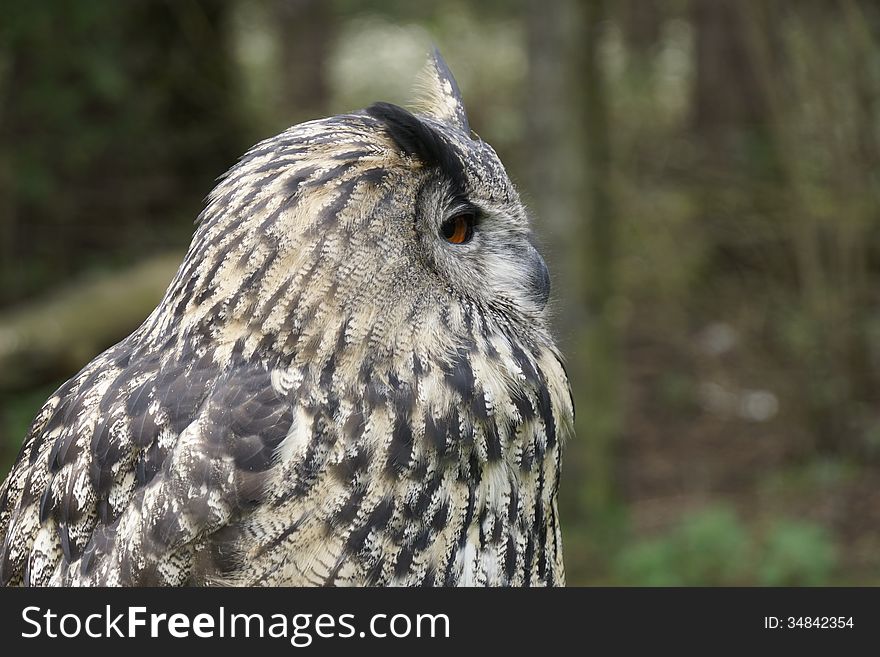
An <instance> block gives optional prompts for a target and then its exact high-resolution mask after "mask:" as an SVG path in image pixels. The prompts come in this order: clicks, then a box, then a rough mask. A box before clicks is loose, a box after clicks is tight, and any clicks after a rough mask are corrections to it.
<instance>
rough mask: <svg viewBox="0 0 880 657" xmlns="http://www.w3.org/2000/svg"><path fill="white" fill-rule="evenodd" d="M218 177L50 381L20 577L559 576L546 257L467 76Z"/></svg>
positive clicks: (7, 558)
mask: <svg viewBox="0 0 880 657" xmlns="http://www.w3.org/2000/svg"><path fill="white" fill-rule="evenodd" d="M427 83H428V96H427V101H426V107H425V109H424V110H423V112H422V113H421V114H419V115H414V114H411V113H410V112H408V111H406V110H404V109H402V108H399V107H395V106H392V105H386V104H378V105H374V106H372V107H370V108H368V109H367V110H364V111H361V112H357V113H353V114H349V115H342V116H337V117H332V118H329V119H323V120H319V121H313V122H310V123H305V124H301V125H299V126H294V127H293V128H291V129H289V130H288V131H286V132H284V133H282V134H281V135H278V136H277V137H273V138H271V139H268V140H266V141H264V142H261V143H260V144H257V145H256V146H255V147H254V148H252V149H251V150H250V151H249V152H248V153H247V154H246V155H245V156H244V157H243V158H242V159H241V161H240V162H239V163H238V164H237V165H236V166H235V167H233V169H232V170H231V171H230V172H229V173H228V174H227V176H226V177H225V178H224V179H223V180H222V181H221V182H220V183H219V184H218V186H217V188H216V189H215V190H214V192H213V193H212V194H211V196H210V197H209V201H208V204H207V207H206V208H205V210H204V212H203V213H202V216H201V217H200V221H199V226H198V229H197V231H196V234H195V236H194V238H193V242H192V244H191V247H190V249H189V252H188V254H187V257H186V259H185V260H184V262H183V264H182V265H181V268H180V270H179V271H178V273H177V275H176V277H175V279H174V281H173V282H172V283H171V285H170V287H169V289H168V291H167V292H166V294H165V297H164V298H163V300H162V302H161V303H160V305H159V306H158V307H157V309H156V310H155V311H154V312H153V313H152V314H151V315H150V317H149V318H147V320H146V321H145V322H144V324H143V325H142V326H141V327H140V328H139V329H138V330H137V331H135V333H133V334H132V335H131V336H129V337H128V338H127V339H126V340H124V341H123V342H121V343H119V344H118V345H116V346H115V347H112V348H111V349H109V350H108V351H106V352H105V353H103V354H102V355H100V356H99V357H97V358H96V359H95V360H94V361H92V362H91V363H90V364H89V365H87V366H86V367H85V368H84V369H83V370H82V371H81V372H80V373H79V374H78V375H77V376H76V377H74V378H73V379H71V380H70V381H69V382H67V383H66V384H65V385H64V386H62V387H61V388H60V389H59V390H58V391H57V392H56V393H55V394H54V395H53V396H52V397H51V398H50V399H49V400H48V401H47V402H46V404H45V405H44V407H43V408H42V409H41V411H40V413H39V414H38V416H37V418H36V419H35V420H34V423H33V425H32V427H31V429H30V431H29V433H28V436H27V438H26V440H25V443H24V445H23V447H22V451H21V453H20V455H19V458H18V461H17V463H16V465H15V466H14V467H13V470H12V472H11V473H10V475H9V477H8V478H7V479H6V481H5V482H4V484H3V486H2V488H0V582H2V583H3V584H26V585H194V584H208V585H212V584H224V585H319V584H321V585H405V586H411V585H444V586H449V585H492V586H494V585H561V584H563V583H564V571H563V564H562V552H561V541H560V533H559V523H558V517H557V506H556V496H557V488H558V483H559V469H560V454H561V444H562V441H563V438H564V437H565V436H566V435H567V434H568V433H570V430H571V418H572V414H573V409H572V404H571V396H570V392H569V389H568V382H567V378H566V376H565V372H564V370H563V367H562V364H561V359H560V357H559V354H558V352H557V350H556V347H555V346H554V343H553V341H552V338H551V336H550V334H549V332H548V329H547V327H546V319H545V317H544V306H545V304H546V301H547V285H548V279H547V272H546V268H545V267H544V264H543V260H541V258H540V256H539V255H538V253H537V251H536V250H535V248H534V246H533V245H532V243H531V237H530V235H531V234H530V229H529V225H528V219H527V216H526V213H525V210H524V208H523V207H522V204H521V203H520V201H519V198H518V196H517V194H516V191H515V189H514V187H513V185H512V184H511V183H510V181H509V179H508V178H507V175H506V173H505V172H504V169H503V167H502V166H501V164H500V162H499V161H498V158H497V156H496V155H495V153H494V151H492V149H491V148H490V147H489V146H488V145H486V144H485V143H484V142H482V141H480V140H476V139H472V137H471V135H470V131H469V127H468V125H467V119H466V117H465V115H464V110H463V107H462V105H461V99H460V95H459V93H458V88H457V86H456V85H455V82H454V79H453V78H452V76H451V74H450V73H449V71H448V68H447V67H446V66H445V64H444V63H443V61H442V59H440V58H439V56H435V57H434V58H432V60H431V61H430V62H429V66H428V68H427Z"/></svg>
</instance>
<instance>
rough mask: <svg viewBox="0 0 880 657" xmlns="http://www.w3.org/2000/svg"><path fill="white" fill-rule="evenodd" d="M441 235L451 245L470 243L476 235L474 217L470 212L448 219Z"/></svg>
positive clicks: (441, 230)
mask: <svg viewBox="0 0 880 657" xmlns="http://www.w3.org/2000/svg"><path fill="white" fill-rule="evenodd" d="M440 234H441V235H443V239H445V240H446V241H447V242H449V243H450V244H464V243H465V242H469V241H470V239H471V237H473V234H474V215H473V214H472V213H469V212H468V213H464V214H457V215H455V216H454V217H451V218H449V219H447V220H446V221H444V222H443V225H442V226H441V227H440Z"/></svg>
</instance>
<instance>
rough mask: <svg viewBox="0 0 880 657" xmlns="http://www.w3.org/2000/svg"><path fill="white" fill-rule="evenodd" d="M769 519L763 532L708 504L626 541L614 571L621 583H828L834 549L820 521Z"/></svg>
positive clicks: (658, 584)
mask: <svg viewBox="0 0 880 657" xmlns="http://www.w3.org/2000/svg"><path fill="white" fill-rule="evenodd" d="M768 525H769V528H768V529H767V531H766V534H765V535H763V536H762V535H761V534H760V533H759V532H757V531H755V530H754V529H753V528H750V527H749V526H747V525H746V524H745V523H744V522H743V521H742V520H741V519H740V518H739V517H738V516H737V514H736V513H735V512H734V511H732V510H731V509H730V508H728V507H726V506H715V507H710V508H708V509H706V510H703V511H701V512H699V513H696V514H693V515H691V516H689V517H686V518H684V519H683V520H682V521H681V523H680V524H679V525H678V526H677V527H675V528H674V529H672V530H670V531H669V532H668V533H666V534H664V535H662V536H660V537H658V538H652V539H647V540H644V541H636V542H634V543H632V544H631V545H629V546H627V547H625V548H624V549H623V550H622V551H621V552H620V554H619V555H618V556H617V558H616V559H615V561H614V564H613V568H614V572H615V573H616V575H617V577H618V578H619V579H620V581H621V582H622V583H625V584H634V585H641V586H707V585H708V586H735V585H745V584H749V585H762V586H794V585H812V586H816V585H822V584H827V583H829V581H830V577H831V575H832V574H833V571H834V568H835V567H836V565H837V554H836V550H835V548H834V544H833V541H832V539H831V537H830V536H829V534H828V532H827V531H826V530H825V529H824V528H823V527H821V526H819V525H816V524H811V523H807V522H796V521H793V520H789V519H784V518H783V519H776V520H774V522H773V523H768Z"/></svg>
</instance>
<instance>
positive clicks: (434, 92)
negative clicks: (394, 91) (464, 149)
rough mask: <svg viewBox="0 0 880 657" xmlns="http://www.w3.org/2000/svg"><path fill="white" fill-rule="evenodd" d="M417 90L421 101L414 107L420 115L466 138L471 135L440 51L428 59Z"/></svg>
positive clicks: (456, 89)
mask: <svg viewBox="0 0 880 657" xmlns="http://www.w3.org/2000/svg"><path fill="white" fill-rule="evenodd" d="M416 89H417V91H418V98H417V100H416V102H415V103H414V107H415V108H416V111H417V112H418V113H419V114H422V115H424V116H428V117H430V118H432V119H435V120H437V121H440V122H441V123H445V124H446V125H448V126H449V127H451V128H455V129H456V130H460V131H461V132H463V133H464V134H466V135H469V134H470V131H471V128H470V125H469V124H468V119H467V114H466V113H465V111H464V103H463V102H462V100H461V91H460V90H459V88H458V83H457V82H456V81H455V78H454V77H453V76H452V71H450V70H449V66H448V65H447V64H446V61H445V60H444V59H443V57H442V56H441V55H440V51H439V50H437V48H434V51H433V52H432V53H431V55H430V56H429V57H428V61H427V63H426V64H425V67H424V68H423V69H422V72H421V74H420V75H419V79H418V81H417V83H416Z"/></svg>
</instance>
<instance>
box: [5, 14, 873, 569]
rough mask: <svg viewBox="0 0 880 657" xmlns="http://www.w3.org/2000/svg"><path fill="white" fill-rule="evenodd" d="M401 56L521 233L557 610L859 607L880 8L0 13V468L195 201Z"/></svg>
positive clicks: (868, 470) (869, 427)
mask: <svg viewBox="0 0 880 657" xmlns="http://www.w3.org/2000/svg"><path fill="white" fill-rule="evenodd" d="M432 43H436V44H437V45H438V46H439V47H440V49H441V51H442V52H443V54H444V55H445V57H446V58H447V60H448V61H449V63H450V66H451V67H452V69H453V71H455V74H456V76H457V77H458V80H459V83H460V85H461V87H462V89H463V93H464V96H465V100H466V103H467V105H468V108H469V114H470V119H471V125H472V126H474V128H475V129H476V130H477V131H478V132H479V134H480V136H481V137H482V138H484V139H485V140H486V141H488V142H490V143H492V144H493V145H494V146H495V148H496V150H497V151H498V153H499V155H500V156H501V158H502V160H503V161H504V162H505V163H506V165H507V167H508V170H509V172H510V174H511V176H512V178H513V179H514V181H515V182H516V183H517V184H518V186H519V187H520V189H521V192H522V194H523V196H524V198H525V200H526V202H527V203H528V204H529V205H530V206H531V208H532V210H533V211H534V214H535V216H536V217H537V220H536V229H537V231H538V233H539V235H540V238H541V241H542V242H543V244H544V251H545V255H546V259H547V262H548V264H549V266H550V268H551V272H552V274H553V278H554V280H553V284H554V299H555V301H554V314H555V322H556V330H557V334H558V336H559V338H560V342H561V344H562V347H563V350H564V352H565V353H566V355H567V358H568V362H569V370H570V374H571V379H572V384H573V388H574V393H575V398H576V405H577V410H578V413H577V429H578V434H577V437H576V439H574V440H573V441H572V442H571V443H570V444H569V445H568V451H567V460H566V463H565V468H564V476H563V482H562V489H561V495H562V505H563V533H564V539H565V555H566V565H567V570H568V576H569V581H570V583H571V584H642V585H654V584H669V585H678V584H696V585H716V584H733V585H739V584H745V585H771V584H819V585H822V584H875V585H876V584H880V404H878V402H880V3H877V2H875V1H873V0H797V1H795V0H777V1H773V0H754V1H749V2H740V1H738V0H617V1H611V0H608V1H606V2H602V1H597V0H504V1H502V0H490V1H484V2H479V3H477V2H473V3H466V2H460V1H455V0H450V1H447V2H437V3H427V2H408V1H406V0H361V1H359V0H323V1H322V0H314V1H312V0H254V1H246V0H233V1H228V2H218V1H212V0H179V1H174V2H172V1H171V0H165V1H161V0H155V1H147V0H136V1H133V2H112V1H104V2H65V1H62V0H58V1H48V0H44V1H43V2H16V3H4V8H3V17H2V20H0V474H3V473H5V472H6V471H7V469H8V467H9V465H10V464H11V462H12V460H13V459H14V457H15V454H16V453H17V450H18V447H19V445H20V442H21V440H22V438H23V436H24V433H25V430H26V428H27V426H28V424H29V423H30V421H31V418H32V417H33V415H34V414H35V412H36V410H37V409H38V408H39V406H40V405H41V403H42V402H43V401H44V399H45V398H46V397H47V396H48V395H49V394H50V393H51V392H52V390H53V389H54V388H55V387H56V386H58V385H59V384H60V383H61V382H63V381H64V380H65V379H67V378H68V377H70V376H71V375H72V374H74V373H75V372H76V371H77V370H78V369H79V368H80V367H82V366H83V365H84V364H85V363H86V362H87V361H88V360H89V359H90V358H91V357H92V356H94V355H95V354H97V353H98V352H100V351H101V350H103V349H104V348H106V347H107V346H109V345H110V344H112V343H114V342H115V341H117V340H119V339H121V338H122V337H124V336H125V335H127V334H128V333H129V332H130V331H131V330H132V329H134V328H135V327H136V326H137V325H138V324H140V322H141V321H142V319H143V318H144V317H145V316H146V315H147V314H148V313H149V311H150V310H151V309H152V307H153V305H154V304H155V303H156V301H157V300H158V299H159V298H160V296H161V294H162V292H163V290H164V288H165V286H166V285H167V283H168V282H169V281H170V279H171V277H172V275H173V272H174V270H175V268H176V265H177V264H178V262H179V261H180V259H181V257H182V254H183V253H184V251H185V248H186V246H187V244H188V242H189V238H190V235H191V233H192V230H193V219H194V218H195V216H196V214H197V213H198V212H199V210H200V207H201V202H202V199H203V197H204V196H205V195H206V194H207V192H208V191H209V190H210V188H211V187H212V184H213V180H214V179H215V177H217V176H218V175H220V174H221V173H222V172H224V171H225V170H226V169H227V168H228V167H229V166H230V165H231V164H232V163H233V162H234V161H235V159H236V158H237V157H238V156H239V155H240V154H241V153H242V152H243V151H244V150H245V149H246V148H247V147H248V146H250V145H251V144H252V143H254V142H256V141H257V140H259V139H261V138H263V137H266V136H268V135H270V134H274V133H276V132H278V131H280V130H282V129H283V128H285V127H287V126H288V125H291V124H293V123H296V122H299V121H302V120H306V119H310V118H315V117H319V116H324V115H328V114H335V113H340V112H343V111H348V110H352V109H357V108H360V107H364V106H366V105H368V104H369V103H371V102H373V101H376V100H388V101H392V102H397V103H401V104H405V103H406V102H407V100H408V99H409V98H410V94H409V89H410V85H411V83H412V80H413V78H414V76H415V74H416V73H417V71H418V70H419V69H420V67H421V65H422V63H423V61H424V58H425V55H426V53H427V52H428V50H429V48H430V46H431V44H432Z"/></svg>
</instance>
